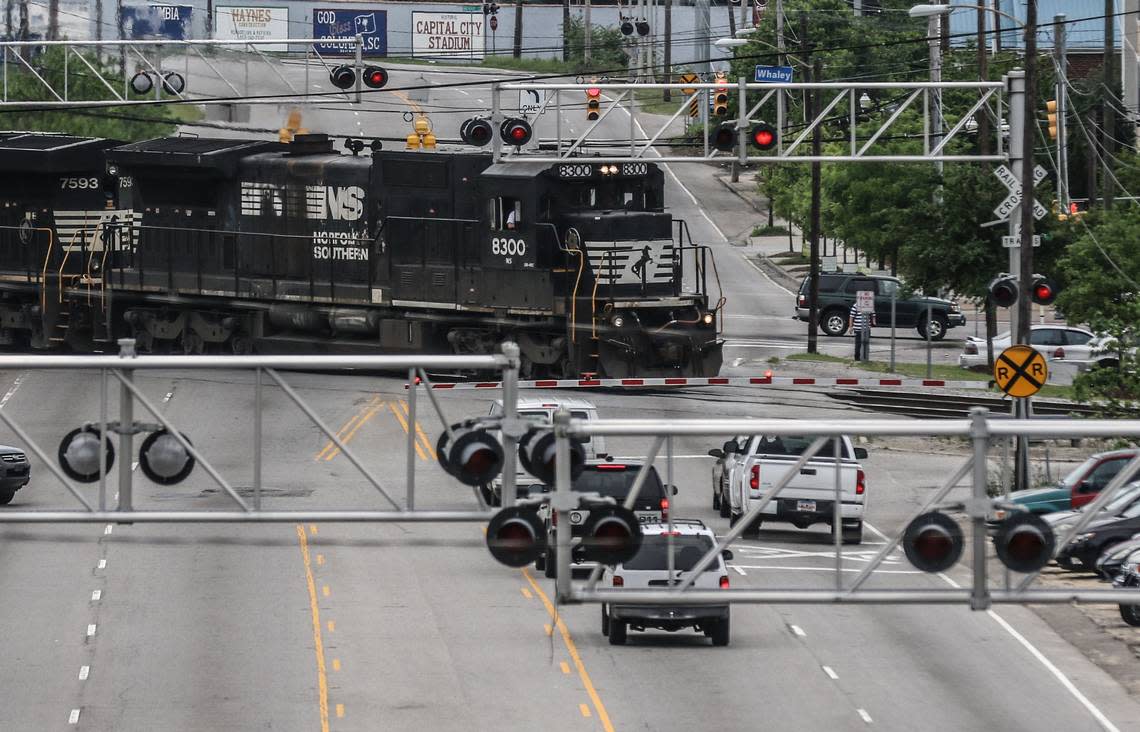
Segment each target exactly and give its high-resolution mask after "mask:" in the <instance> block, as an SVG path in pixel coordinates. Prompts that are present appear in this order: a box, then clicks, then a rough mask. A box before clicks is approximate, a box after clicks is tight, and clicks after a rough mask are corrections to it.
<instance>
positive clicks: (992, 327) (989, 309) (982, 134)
mask: <svg viewBox="0 0 1140 732" xmlns="http://www.w3.org/2000/svg"><path fill="white" fill-rule="evenodd" d="M988 14H989V9H988V8H987V7H986V6H985V5H984V4H982V5H979V6H978V11H977V15H978V36H977V41H976V43H977V46H978V49H977V50H978V81H988V80H989V78H990V69H989V54H988V53H986V15H988ZM977 122H978V154H979V155H989V154H990V115H989V107H988V106H987V108H986V109H983V110H981V112H980V113H979V114H978V115H977ZM985 307H986V364H987V365H988V366H989V367H990V368H991V369H992V368H993V365H994V336H995V335H997V310H996V308H995V306H994V302H993V299H992V298H990V297H989V296H988V295H987V296H986V303H985Z"/></svg>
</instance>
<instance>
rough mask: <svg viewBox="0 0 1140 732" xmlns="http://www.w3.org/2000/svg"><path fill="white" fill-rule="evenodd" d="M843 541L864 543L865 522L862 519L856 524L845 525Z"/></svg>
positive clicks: (845, 542) (846, 542)
mask: <svg viewBox="0 0 1140 732" xmlns="http://www.w3.org/2000/svg"><path fill="white" fill-rule="evenodd" d="M843 543H844V544H862V543H863V522H862V521H860V522H859V523H858V524H856V525H855V526H844V527H843Z"/></svg>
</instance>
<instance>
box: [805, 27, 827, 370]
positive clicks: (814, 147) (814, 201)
mask: <svg viewBox="0 0 1140 732" xmlns="http://www.w3.org/2000/svg"><path fill="white" fill-rule="evenodd" d="M800 47H801V49H802V50H803V53H804V57H805V60H806V59H807V57H808V56H810V54H811V46H810V45H809V44H808V41H807V13H805V12H803V11H802V10H801V11H800ZM821 68H822V66H821V64H820V62H819V59H816V60H814V61H813V62H812V65H811V70H810V71H809V72H808V81H809V82H813V83H814V82H815V81H817V80H818V79H819V77H820V76H822V71H821ZM818 94H819V92H818V91H817V90H815V89H812V90H811V93H810V94H808V100H809V101H808V109H807V119H808V123H809V124H811V122H813V121H814V120H815V116H816V106H817V104H818V101H819V97H818ZM822 147H823V137H822V136H821V134H820V129H819V125H814V126H813V127H812V131H811V154H812V155H813V156H815V157H818V156H819V155H820V151H821V149H822ZM821 174H822V170H821V168H820V163H819V161H818V160H815V161H813V162H812V164H811V222H810V224H809V228H810V232H809V233H808V236H809V238H810V250H809V253H810V262H809V268H808V279H809V280H810V283H809V285H808V288H809V290H808V291H809V293H810V297H811V300H810V302H811V305H810V307H809V309H808V343H807V350H808V353H818V352H819V346H818V340H819V233H820V231H819V230H820V193H821V191H820V186H821Z"/></svg>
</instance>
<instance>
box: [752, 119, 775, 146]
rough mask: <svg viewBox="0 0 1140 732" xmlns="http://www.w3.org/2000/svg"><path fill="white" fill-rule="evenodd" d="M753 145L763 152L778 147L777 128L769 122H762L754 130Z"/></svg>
mask: <svg viewBox="0 0 1140 732" xmlns="http://www.w3.org/2000/svg"><path fill="white" fill-rule="evenodd" d="M751 139H752V144H753V145H755V146H756V147H758V148H759V149H761V150H771V149H772V148H773V147H775V146H776V128H775V127H773V126H772V125H770V124H768V123H767V122H760V123H759V124H757V125H756V126H754V127H753V128H752V134H751Z"/></svg>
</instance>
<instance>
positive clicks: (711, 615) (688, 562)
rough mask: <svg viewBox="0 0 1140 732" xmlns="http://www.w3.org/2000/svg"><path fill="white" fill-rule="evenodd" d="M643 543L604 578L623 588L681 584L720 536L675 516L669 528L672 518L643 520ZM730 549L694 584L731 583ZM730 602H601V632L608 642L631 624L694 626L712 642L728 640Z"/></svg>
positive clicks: (620, 641) (621, 637)
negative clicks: (710, 603)
mask: <svg viewBox="0 0 1140 732" xmlns="http://www.w3.org/2000/svg"><path fill="white" fill-rule="evenodd" d="M641 532H642V539H641V548H640V549H639V550H638V552H637V554H635V555H634V557H633V558H632V559H630V560H629V561H628V562H625V563H624V564H617V565H615V566H613V567H607V568H606V570H605V572H604V573H603V574H602V583H603V584H608V585H611V586H613V587H620V588H629V589H633V588H637V589H649V588H651V587H662V588H664V587H669V586H671V585H676V584H680V583H681V582H682V581H683V580H685V579H686V577H687V573H689V572H691V571H692V569H693V568H694V567H695V566H696V565H697V562H699V561H700V559H701V557H703V556H704V555H705V554H706V553H707V552H708V551H709V550H710V549H712V548H713V547H715V546H716V536H715V535H714V534H713V532H712V531H711V530H709V529H708V528H707V527H706V526H705V525H704V522H702V521H700V520H699V519H674V520H673V531H672V534H670V531H669V524H668V523H664V522H662V523H643V524H642V525H641ZM670 545H672V549H673V576H672V577H670V576H669V559H668V557H669V549H670ZM726 559H732V552H730V551H728V550H725V551H724V552H722V554H721V556H719V557H717V558H716V559H715V560H714V561H713V563H712V564H710V565H709V566H708V568H707V569H705V571H703V572H701V574H700V575H699V576H698V577H697V579H696V581H695V582H694V583H693V587H694V588H696V589H702V590H710V589H717V588H720V589H728V586H729V581H728V568H727V567H725V564H724V562H725V560H726ZM728 621H729V606H728V603H725V604H724V605H678V606H676V607H668V606H664V605H636V604H628V605H627V604H625V603H610V604H608V605H606V604H603V605H602V635H608V636H609V638H610V644H611V645H615V646H620V645H624V644H625V641H626V636H627V633H628V631H630V630H642V631H643V630H646V629H648V628H656V629H659V630H665V631H669V632H670V633H672V632H675V631H678V630H681V629H682V628H694V629H696V630H698V631H700V632H702V633H704V634H705V635H706V636H708V637H709V638H711V639H712V644H713V645H714V646H727V645H728V637H729V622H728Z"/></svg>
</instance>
